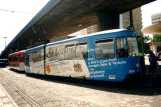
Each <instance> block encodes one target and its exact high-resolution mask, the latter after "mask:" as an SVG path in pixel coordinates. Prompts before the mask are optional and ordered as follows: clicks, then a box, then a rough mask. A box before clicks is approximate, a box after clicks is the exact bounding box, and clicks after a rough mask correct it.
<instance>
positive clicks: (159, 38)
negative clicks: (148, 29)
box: [152, 34, 161, 42]
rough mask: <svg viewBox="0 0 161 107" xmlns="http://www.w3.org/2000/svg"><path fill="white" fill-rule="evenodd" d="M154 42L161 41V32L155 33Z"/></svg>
mask: <svg viewBox="0 0 161 107" xmlns="http://www.w3.org/2000/svg"><path fill="white" fill-rule="evenodd" d="M152 41H153V42H161V34H155V35H153V39H152Z"/></svg>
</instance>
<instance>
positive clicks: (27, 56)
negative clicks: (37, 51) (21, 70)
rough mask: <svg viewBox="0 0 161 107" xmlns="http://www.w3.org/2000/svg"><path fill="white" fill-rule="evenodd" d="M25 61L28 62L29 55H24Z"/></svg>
mask: <svg viewBox="0 0 161 107" xmlns="http://www.w3.org/2000/svg"><path fill="white" fill-rule="evenodd" d="M26 61H27V62H28V61H29V54H27V55H26Z"/></svg>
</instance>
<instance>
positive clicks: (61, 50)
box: [56, 46, 64, 60]
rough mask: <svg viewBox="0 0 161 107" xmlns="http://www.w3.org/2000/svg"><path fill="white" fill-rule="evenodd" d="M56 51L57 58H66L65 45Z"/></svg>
mask: <svg viewBox="0 0 161 107" xmlns="http://www.w3.org/2000/svg"><path fill="white" fill-rule="evenodd" d="M56 53H57V56H56V59H57V60H63V59H64V46H59V47H57V51H56Z"/></svg>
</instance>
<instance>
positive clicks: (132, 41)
mask: <svg viewBox="0 0 161 107" xmlns="http://www.w3.org/2000/svg"><path fill="white" fill-rule="evenodd" d="M127 40H128V47H129V55H130V56H139V55H140V54H139V50H138V44H137V40H136V37H128V38H127Z"/></svg>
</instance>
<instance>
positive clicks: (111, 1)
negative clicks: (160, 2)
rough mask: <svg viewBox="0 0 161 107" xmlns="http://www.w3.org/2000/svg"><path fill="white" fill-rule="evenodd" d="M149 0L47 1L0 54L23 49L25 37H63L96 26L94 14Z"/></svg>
mask: <svg viewBox="0 0 161 107" xmlns="http://www.w3.org/2000/svg"><path fill="white" fill-rule="evenodd" d="M152 1H155V0H135V1H134V0H83V1H79V2H78V1H77V0H50V1H49V2H48V3H47V4H46V5H45V6H44V7H43V8H42V9H41V10H40V11H39V12H38V13H37V14H36V15H35V17H34V18H32V19H31V21H30V22H29V23H28V24H27V25H26V26H25V27H24V28H23V29H22V30H21V31H20V32H19V33H18V34H17V35H16V36H15V38H14V39H13V40H12V41H11V42H10V43H9V44H8V45H7V47H6V48H5V50H4V51H2V55H5V54H8V53H10V52H9V51H10V49H11V48H12V47H13V45H16V44H19V48H20V49H25V48H26V47H27V46H28V45H29V42H28V41H27V40H28V38H29V36H30V37H35V38H36V37H37V36H39V37H40V38H41V40H49V39H51V38H53V36H64V35H67V34H70V33H73V32H75V31H78V30H81V29H83V28H85V27H88V26H91V25H93V24H96V23H97V19H98V17H96V12H99V11H105V12H106V11H117V12H119V13H123V12H126V11H129V10H131V9H134V8H137V7H140V6H142V5H144V4H147V3H150V2H152ZM79 24H83V26H78V25H79ZM32 39H34V38H32ZM36 39H37V38H36ZM24 40H25V41H24ZM21 41H23V43H22V42H21Z"/></svg>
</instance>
